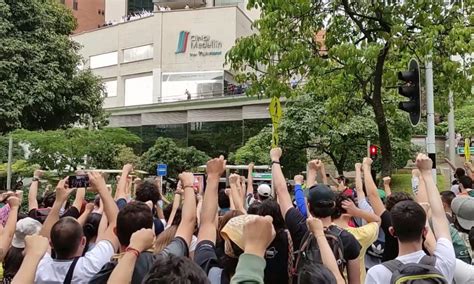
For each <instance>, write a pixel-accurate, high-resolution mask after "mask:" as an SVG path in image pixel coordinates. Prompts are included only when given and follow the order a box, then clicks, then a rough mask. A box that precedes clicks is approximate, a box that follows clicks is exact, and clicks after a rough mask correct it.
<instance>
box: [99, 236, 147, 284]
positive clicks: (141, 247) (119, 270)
mask: <svg viewBox="0 0 474 284" xmlns="http://www.w3.org/2000/svg"><path fill="white" fill-rule="evenodd" d="M154 238H155V234H154V233H153V230H152V229H141V230H139V231H136V232H135V233H133V234H132V237H131V238H130V245H129V246H128V248H129V250H127V251H126V252H125V254H124V255H123V257H122V258H120V260H119V262H118V264H117V266H116V267H115V268H114V270H113V271H112V274H111V275H110V277H109V280H108V281H107V283H112V284H115V283H131V282H132V276H133V270H134V269H135V263H136V261H137V259H138V253H141V252H143V251H145V250H147V249H149V248H150V247H152V245H153V240H154Z"/></svg>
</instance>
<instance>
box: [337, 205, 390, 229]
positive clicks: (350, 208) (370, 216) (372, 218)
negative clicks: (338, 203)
mask: <svg viewBox="0 0 474 284" xmlns="http://www.w3.org/2000/svg"><path fill="white" fill-rule="evenodd" d="M342 208H344V209H345V210H346V211H347V213H349V214H350V215H352V216H354V217H359V218H362V219H364V220H365V221H367V223H371V222H375V223H377V224H379V226H380V223H381V220H380V217H379V216H377V215H375V214H374V213H372V212H368V211H365V210H362V209H360V208H358V207H357V206H356V205H355V204H354V202H352V201H351V200H344V201H342Z"/></svg>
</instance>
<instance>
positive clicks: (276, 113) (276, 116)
mask: <svg viewBox="0 0 474 284" xmlns="http://www.w3.org/2000/svg"><path fill="white" fill-rule="evenodd" d="M268 110H269V112H270V117H271V118H272V126H273V127H272V148H275V147H278V125H279V124H280V120H281V104H280V98H277V97H273V98H272V100H271V102H270V107H269V109H268Z"/></svg>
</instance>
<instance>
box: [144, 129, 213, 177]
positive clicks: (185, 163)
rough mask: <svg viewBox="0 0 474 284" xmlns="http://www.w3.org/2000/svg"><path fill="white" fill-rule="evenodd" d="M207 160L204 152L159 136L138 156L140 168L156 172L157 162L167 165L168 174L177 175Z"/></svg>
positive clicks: (151, 172)
mask: <svg viewBox="0 0 474 284" xmlns="http://www.w3.org/2000/svg"><path fill="white" fill-rule="evenodd" d="M208 160H209V156H207V155H206V153H204V152H202V151H199V150H197V149H196V148H194V147H178V146H177V145H176V143H175V142H174V141H173V140H172V139H170V138H163V137H160V138H158V139H157V140H156V142H155V145H153V146H152V147H151V148H149V149H148V150H147V151H146V152H145V153H143V155H142V156H141V158H140V169H142V170H144V171H147V172H149V173H150V174H153V173H156V165H157V164H158V163H161V164H167V165H168V176H172V177H177V175H178V174H180V173H181V172H182V171H185V170H191V169H192V168H194V167H197V166H201V165H204V164H205V163H206V162H207V161H208Z"/></svg>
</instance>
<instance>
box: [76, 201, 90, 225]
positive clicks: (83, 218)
mask: <svg viewBox="0 0 474 284" xmlns="http://www.w3.org/2000/svg"><path fill="white" fill-rule="evenodd" d="M92 210H94V204H93V203H87V205H86V209H85V210H84V212H82V214H81V216H79V218H78V219H77V222H78V223H79V224H81V226H82V227H84V225H85V224H86V221H87V217H89V215H90V214H91V213H92Z"/></svg>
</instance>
